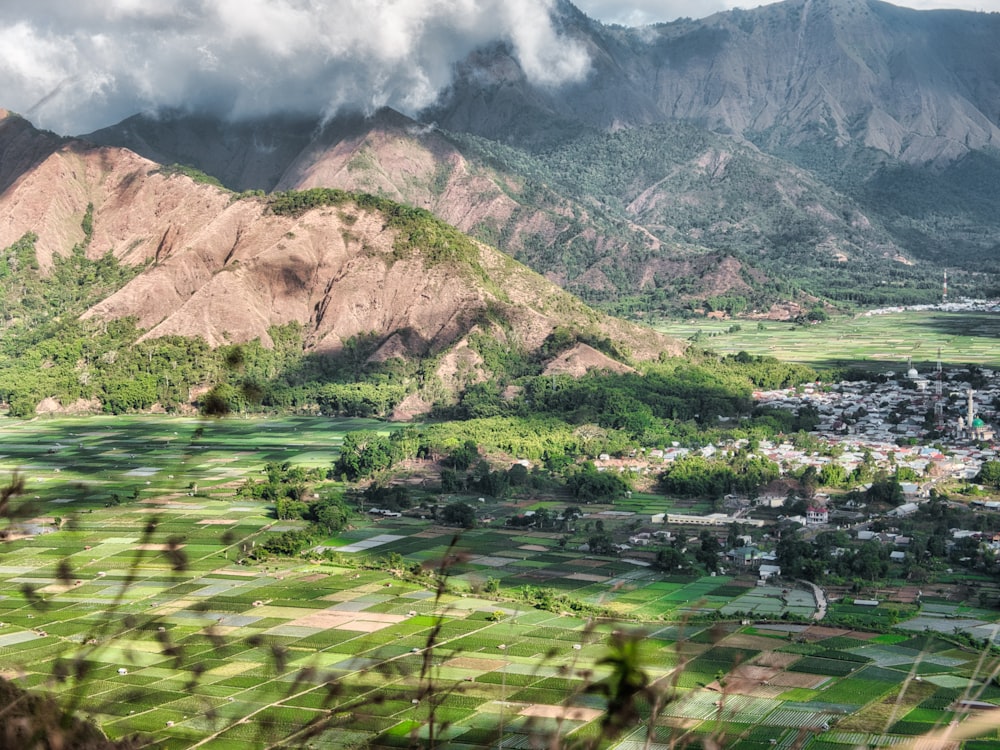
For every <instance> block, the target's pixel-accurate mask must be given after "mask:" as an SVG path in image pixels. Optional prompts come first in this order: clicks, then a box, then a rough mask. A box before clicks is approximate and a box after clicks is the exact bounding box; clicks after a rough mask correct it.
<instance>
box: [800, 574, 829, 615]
mask: <svg viewBox="0 0 1000 750" xmlns="http://www.w3.org/2000/svg"><path fill="white" fill-rule="evenodd" d="M798 583H801V584H802V585H803V586H805V587H806V588H808V589H810V590H811V591H812V593H813V597H815V599H816V614H814V615H813V616H812V618H813V619H814V620H815V621H816V622H821V621H822V620H823V618H824V617H826V604H827V603H826V594H825V593H823V589H821V588H820V587H819V586H817V585H816V584H815V583H813V582H812V581H803V580H799V581H798Z"/></svg>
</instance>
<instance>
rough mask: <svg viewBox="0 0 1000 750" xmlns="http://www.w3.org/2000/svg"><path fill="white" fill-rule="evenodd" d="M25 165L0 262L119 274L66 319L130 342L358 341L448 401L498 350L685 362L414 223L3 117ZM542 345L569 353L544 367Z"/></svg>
mask: <svg viewBox="0 0 1000 750" xmlns="http://www.w3.org/2000/svg"><path fill="white" fill-rule="evenodd" d="M14 146H19V148H14ZM21 147H23V150H22V148H21ZM25 153H28V154H35V155H36V156H35V158H33V159H24V158H22V157H21V156H18V159H17V163H15V164H11V163H8V160H7V158H6V157H5V158H4V159H3V160H0V175H8V177H7V181H8V182H9V183H10V184H9V187H8V188H7V189H6V190H5V191H3V193H2V194H0V217H2V218H0V247H8V248H10V247H14V246H15V245H16V244H17V243H18V241H19V240H21V239H22V238H24V237H25V236H28V235H29V234H33V235H35V237H36V238H35V239H34V240H33V251H34V258H33V260H34V261H36V262H37V265H38V267H39V270H40V272H41V273H46V272H49V273H51V272H53V269H58V268H59V267H61V266H60V263H61V262H63V261H62V259H64V258H66V257H68V256H70V255H71V254H72V253H75V252H76V253H83V254H85V255H86V256H87V257H88V258H91V259H95V260H97V259H100V258H104V257H107V256H109V255H110V256H113V257H114V258H115V259H116V260H117V261H118V262H120V263H123V264H125V265H127V266H131V267H133V268H134V269H135V275H134V278H132V279H131V280H130V281H128V283H126V284H125V285H124V286H122V287H121V288H120V289H117V290H116V291H114V292H113V293H111V294H110V295H107V296H105V297H104V298H102V299H99V300H96V301H95V302H94V303H93V304H91V305H90V306H89V308H88V309H86V310H85V311H84V312H83V314H82V320H84V321H86V320H89V319H92V320H101V321H111V320H118V319H126V318H127V319H130V320H134V321H135V322H136V324H137V325H138V326H139V327H140V328H142V329H145V330H146V333H145V334H144V337H143V338H144V339H153V338H158V337H164V336H183V337H195V336H197V337H202V338H203V339H205V340H206V341H207V342H208V343H209V344H210V345H211V346H220V345H231V344H239V343H241V342H248V341H251V340H254V339H259V340H261V341H262V342H264V344H265V345H271V344H272V343H273V342H272V338H271V336H272V332H273V331H274V329H275V327H280V326H287V325H289V324H294V325H296V326H298V327H299V329H300V330H302V331H303V344H304V347H305V349H306V351H307V352H310V353H312V354H314V355H323V356H333V357H336V356H339V355H341V354H343V353H344V351H345V349H348V348H350V347H353V346H355V345H356V342H358V341H359V340H364V341H365V342H366V346H367V347H368V348H369V349H370V351H369V354H368V359H369V361H370V362H371V363H373V364H378V363H386V362H390V361H392V360H394V359H398V360H399V361H401V362H403V361H422V360H426V361H428V362H429V363H430V365H429V367H430V368H431V369H430V372H431V373H432V374H433V375H434V376H436V377H437V378H438V379H439V380H440V381H441V382H442V383H443V384H444V385H445V386H446V387H447V389H449V390H452V391H456V390H457V391H460V390H461V389H462V388H463V387H465V386H466V385H468V384H470V383H474V382H478V381H481V380H483V379H486V378H501V377H502V375H503V374H502V373H498V372H497V371H496V370H495V368H494V367H493V366H492V365H491V364H490V362H488V361H487V360H488V356H484V355H487V354H488V350H489V349H490V348H491V347H496V346H497V345H501V346H503V347H504V348H505V349H506V350H507V351H509V352H511V353H517V354H519V356H523V357H527V358H534V359H535V360H536V361H538V362H539V365H538V366H539V367H544V361H545V359H546V357H548V358H549V359H552V358H555V357H556V356H557V355H559V354H563V353H564V352H565V349H566V348H568V347H567V346H566V344H568V345H569V347H572V346H584V345H592V344H593V343H594V342H602V341H607V342H612V341H613V342H614V347H611V346H608V347H606V348H605V349H606V352H607V353H610V355H611V356H608V354H607V353H606V354H602V355H601V357H596V358H595V357H592V358H591V362H592V365H593V366H596V367H602V366H606V367H609V368H612V369H613V368H616V367H618V366H619V364H618V362H616V361H615V358H617V359H622V358H623V355H622V354H621V353H622V352H624V351H627V352H628V356H630V357H632V358H635V359H636V360H641V359H649V358H655V357H657V356H659V354H660V353H661V352H664V351H666V352H669V353H674V354H676V353H680V352H681V351H682V349H683V347H682V346H681V345H680V344H679V343H678V342H676V341H673V340H671V339H668V338H665V337H662V336H659V335H658V334H655V333H654V332H652V331H651V330H648V329H644V328H640V327H637V326H634V325H631V324H628V323H625V322H624V321H620V320H616V319H612V318H609V317H607V316H604V315H602V314H600V313H597V312H595V311H593V310H591V309H589V308H587V307H586V306H585V305H584V304H583V303H582V302H580V301H579V300H578V299H576V298H574V297H572V296H571V295H569V294H568V293H566V292H564V291H563V290H561V289H559V288H558V287H557V286H555V285H553V284H552V283H550V282H548V281H546V280H545V279H543V278H542V277H540V276H538V275H537V274H535V273H533V272H531V271H529V270H528V269H527V268H525V267H524V266H522V265H520V264H519V263H517V262H515V261H513V260H512V259H510V258H509V257H506V256H504V255H503V254H501V253H499V252H498V251H496V250H495V249H493V248H491V247H488V246H486V245H483V244H481V243H477V242H474V241H472V240H470V239H469V238H468V237H466V236H465V235H463V234H461V233H460V232H459V231H458V230H456V229H454V228H453V227H451V226H449V225H447V224H445V223H443V222H441V221H440V220H439V219H436V218H434V217H433V216H432V215H431V214H429V213H428V212H426V211H423V210H420V209H414V208H409V207H406V206H401V205H399V204H397V203H394V202H391V201H388V200H385V199H381V198H374V197H372V196H364V195H361V196H359V195H355V194H351V193H346V192H342V191H335V190H322V189H320V190H312V191H305V192H291V193H281V194H278V195H277V196H275V197H272V198H264V197H261V196H259V195H256V194H249V195H242V196H241V195H238V194H234V193H232V192H229V191H227V190H224V189H221V188H219V187H216V186H214V185H212V184H207V183H204V182H198V181H196V180H194V179H191V178H190V177H189V176H187V175H185V174H183V173H181V172H178V171H176V170H171V169H165V168H163V167H161V166H160V165H158V164H156V163H154V162H151V161H148V160H146V159H144V158H143V157H140V156H138V155H137V154H135V153H133V152H131V151H128V150H125V149H119V148H113V147H99V146H94V145H90V144H87V143H84V142H82V141H78V140H73V139H58V138H55V137H53V136H51V135H49V134H45V133H40V132H38V131H34V130H33V129H32V128H31V126H30V125H29V124H27V123H26V122H25V121H24V120H22V119H21V118H19V117H16V116H13V115H7V116H5V117H4V118H3V119H2V120H0V154H4V155H6V154H12V155H13V154H17V155H23V154H25ZM19 171H20V174H17V173H18V172H19ZM15 175H16V176H15ZM8 258H9V259H11V260H12V259H13V258H14V256H8ZM0 270H2V269H0ZM2 275H3V274H0V276H2ZM11 278H12V279H14V278H15V277H11ZM12 289H14V287H12ZM12 294H13V292H12ZM13 323H17V321H16V320H14V321H13ZM557 329H558V330H560V331H562V332H564V333H563V334H562V335H563V338H564V339H565V332H569V333H570V335H571V338H572V341H569V342H565V341H564V345H563V347H562V349H560V351H552V352H550V354H549V355H546V354H544V353H543V352H542V349H543V344H545V343H546V341H547V340H548V339H549V337H550V336H551V335H552V334H553V332H554V331H556V330H557Z"/></svg>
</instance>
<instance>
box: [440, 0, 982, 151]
mask: <svg viewBox="0 0 1000 750" xmlns="http://www.w3.org/2000/svg"><path fill="white" fill-rule="evenodd" d="M558 13H559V16H560V20H561V26H562V29H563V31H564V33H566V34H567V35H569V36H571V37H572V38H574V39H575V40H577V41H578V42H580V43H581V44H583V45H585V46H586V48H587V49H588V50H589V52H590V58H591V61H592V72H591V75H590V76H589V77H588V78H587V80H586V81H584V82H582V83H580V84H576V85H569V86H565V87H561V88H553V87H538V86H532V85H531V84H530V83H528V81H527V79H526V77H525V76H524V74H523V72H522V71H521V69H520V67H519V66H518V65H517V62H516V60H515V59H514V58H513V57H512V56H511V55H510V50H508V49H506V48H505V47H503V45H497V46H495V47H494V48H492V49H491V50H489V51H488V52H484V53H483V54H479V55H475V56H472V57H470V58H469V59H468V60H466V61H465V63H464V64H463V65H462V66H461V67H460V68H459V71H458V74H457V76H456V79H455V81H454V83H453V85H452V86H451V88H450V89H449V90H448V91H447V92H446V93H445V94H444V96H443V97H442V99H441V101H440V103H439V104H438V105H437V106H436V107H434V108H433V109H432V110H430V111H428V112H427V113H425V115H424V118H425V119H433V121H435V122H437V123H438V124H439V125H440V126H441V127H443V128H446V129H449V130H456V131H462V132H472V133H476V134H478V135H482V136H484V137H488V138H492V139H496V140H506V141H510V142H519V143H526V142H527V143H532V142H533V143H545V142H547V141H550V137H549V133H550V132H551V127H552V126H555V128H556V130H555V132H556V133H560V132H561V131H562V130H563V129H564V128H565V125H564V123H573V124H574V125H575V126H576V127H577V128H580V127H591V128H596V129H599V130H609V129H615V128H621V127H641V126H643V125H649V124H651V123H656V122H667V121H675V120H676V121H684V122H690V123H694V124H698V125H700V126H702V127H704V128H706V129H708V130H711V131H713V132H718V133H730V134H734V135H739V136H742V137H745V138H748V139H750V140H753V141H754V142H757V143H760V144H764V145H766V146H767V147H768V148H769V149H773V148H775V147H777V146H779V145H780V146H788V145H797V144H800V143H805V142H815V141H817V140H831V141H833V142H835V143H837V144H839V145H845V144H847V143H856V144H859V145H864V146H867V147H871V148H874V149H878V150H880V151H883V152H885V153H886V154H888V155H890V156H893V157H900V158H902V159H903V160H904V161H906V162H909V163H917V164H922V163H925V162H928V161H930V162H940V163H948V162H951V161H953V160H954V159H955V158H957V157H959V156H961V155H962V154H965V153H967V152H968V151H969V150H973V149H979V148H983V147H986V146H991V145H996V144H997V143H998V142H1000V79H998V77H997V72H998V71H1000V50H998V48H997V46H996V45H995V43H994V41H995V39H996V38H997V36H998V33H1000V16H998V15H996V14H983V13H971V12H964V11H914V10H909V9H905V8H899V7H896V6H894V5H891V4H889V3H885V2H879V1H878V0H786V2H781V3H774V4H770V5H766V6H763V7H759V8H756V9H754V10H747V11H744V10H733V11H728V12H725V13H718V14H715V15H713V16H710V17H708V18H704V19H699V20H691V19H682V20H679V21H675V22H673V23H667V24H659V25H654V26H648V27H643V28H641V29H630V28H624V27H619V26H613V27H608V26H603V25H601V24H599V23H597V22H595V21H592V20H591V19H589V18H587V17H586V16H584V15H583V14H582V13H580V12H579V11H578V10H577V9H576V8H575V7H573V6H572V5H571V4H570V3H568V2H566V1H565V0H563V1H562V2H560V3H559V11H558ZM563 137H564V136H562V135H559V136H558V139H559V140H561V139H562V138H563Z"/></svg>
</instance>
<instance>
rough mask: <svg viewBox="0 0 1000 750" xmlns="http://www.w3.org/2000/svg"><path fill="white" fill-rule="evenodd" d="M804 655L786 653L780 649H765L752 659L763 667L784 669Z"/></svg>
mask: <svg viewBox="0 0 1000 750" xmlns="http://www.w3.org/2000/svg"><path fill="white" fill-rule="evenodd" d="M801 658H802V657H801V656H800V655H799V654H785V653H782V652H780V651H765V652H764V653H762V654H757V656H755V657H754V658H753V659H752V660H751V661H752V663H753V664H757V665H759V666H761V667H776V668H777V669H784V668H785V667H787V666H789V665H790V664H794V663H795V662H797V661H798V660H799V659H801Z"/></svg>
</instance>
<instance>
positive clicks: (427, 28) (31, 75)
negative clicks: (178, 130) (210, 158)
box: [0, 0, 589, 133]
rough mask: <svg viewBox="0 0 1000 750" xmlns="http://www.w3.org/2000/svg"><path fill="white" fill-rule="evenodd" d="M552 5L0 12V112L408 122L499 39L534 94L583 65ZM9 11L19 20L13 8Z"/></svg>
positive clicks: (312, 4) (102, 7) (88, 125)
mask: <svg viewBox="0 0 1000 750" xmlns="http://www.w3.org/2000/svg"><path fill="white" fill-rule="evenodd" d="M551 4H552V0H421V1H420V2H413V0H158V2H156V3H150V2H148V1H147V0H75V1H74V2H73V3H66V2H65V1H64V0H36V2H33V3H32V4H30V5H29V4H27V3H2V4H0V45H2V46H0V48H2V49H3V50H4V52H3V55H0V91H2V92H3V94H2V97H3V100H2V101H0V106H3V107H6V108H9V109H13V110H15V111H18V112H21V113H22V114H25V115H27V116H29V117H30V118H31V119H32V120H34V121H35V122H36V123H37V124H39V125H41V126H43V127H47V128H51V129H53V130H56V131H59V132H68V133H79V132H86V131H89V130H92V129H95V128H98V127H102V126H104V125H108V124H110V123H112V122H114V121H116V120H118V119H121V118H123V117H126V116H128V115H130V114H133V113H135V112H137V111H139V110H153V109H156V108H158V107H161V106H188V107H192V108H203V109H211V110H213V111H215V112H217V113H219V114H223V115H229V116H236V117H238V116H247V115H255V114H262V113H266V112H272V111H279V110H283V111H288V110H291V111H300V112H311V113H319V112H331V111H334V110H336V109H337V108H339V107H341V106H344V105H352V106H357V107H361V108H365V109H372V108H375V107H379V106H382V105H389V106H395V107H397V108H400V109H403V110H406V111H411V112H412V111H414V110H416V109H419V108H421V107H423V106H426V105H428V104H430V103H431V102H432V101H433V99H434V98H435V96H436V95H437V94H438V92H439V91H440V90H441V89H442V88H443V87H444V86H445V85H447V83H448V82H449V80H450V78H451V73H452V66H453V64H454V63H456V62H458V61H459V60H461V59H462V58H463V57H465V55H467V54H468V53H469V52H470V51H471V50H473V49H474V48H475V47H477V46H480V45H482V44H485V43H487V42H490V41H494V40H497V39H501V40H505V41H507V42H508V43H510V45H511V47H512V49H513V50H514V53H515V54H516V55H517V57H518V59H519V60H520V61H521V64H522V66H523V68H524V70H525V73H526V74H527V75H528V76H529V77H530V78H532V80H534V81H535V82H537V83H540V84H558V83H562V82H567V81H575V80H579V79H580V78H581V77H582V76H584V75H586V73H587V71H588V69H589V60H588V59H587V56H586V53H585V51H584V50H583V48H582V47H581V46H580V45H578V44H577V43H576V42H574V41H572V40H570V39H567V38H565V37H562V36H560V35H559V34H558V33H557V31H556V30H555V29H554V28H553V25H552V23H551V20H550V17H549V11H550V8H551ZM11 5H15V6H18V7H13V8H12V7H10V6H11Z"/></svg>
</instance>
